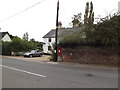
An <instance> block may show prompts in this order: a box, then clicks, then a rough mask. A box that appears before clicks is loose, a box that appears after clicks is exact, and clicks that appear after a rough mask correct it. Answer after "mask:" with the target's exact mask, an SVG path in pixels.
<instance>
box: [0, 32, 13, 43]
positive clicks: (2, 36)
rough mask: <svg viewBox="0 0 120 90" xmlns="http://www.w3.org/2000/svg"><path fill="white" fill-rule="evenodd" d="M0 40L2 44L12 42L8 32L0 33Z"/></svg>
mask: <svg viewBox="0 0 120 90" xmlns="http://www.w3.org/2000/svg"><path fill="white" fill-rule="evenodd" d="M0 39H1V40H2V41H4V42H5V41H8V42H10V41H12V40H11V38H10V35H9V33H8V32H0Z"/></svg>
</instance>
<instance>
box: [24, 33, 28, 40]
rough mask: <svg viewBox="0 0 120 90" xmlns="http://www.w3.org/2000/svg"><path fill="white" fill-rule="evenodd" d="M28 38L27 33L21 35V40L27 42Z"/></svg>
mask: <svg viewBox="0 0 120 90" xmlns="http://www.w3.org/2000/svg"><path fill="white" fill-rule="evenodd" d="M28 36H29V35H28V32H26V33H24V35H23V40H26V41H28V39H29V38H28Z"/></svg>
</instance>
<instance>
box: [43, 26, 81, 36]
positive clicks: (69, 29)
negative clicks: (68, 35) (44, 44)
mask: <svg viewBox="0 0 120 90" xmlns="http://www.w3.org/2000/svg"><path fill="white" fill-rule="evenodd" d="M79 29H81V28H61V29H58V35H60V34H62V33H63V32H65V31H76V30H79ZM55 33H56V29H52V30H51V31H50V32H48V33H47V34H46V35H45V36H43V38H55Z"/></svg>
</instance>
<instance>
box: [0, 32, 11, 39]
mask: <svg viewBox="0 0 120 90" xmlns="http://www.w3.org/2000/svg"><path fill="white" fill-rule="evenodd" d="M6 34H8V35H9V33H8V32H0V38H3V37H4V36H5V35H6Z"/></svg>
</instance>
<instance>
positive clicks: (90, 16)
mask: <svg viewBox="0 0 120 90" xmlns="http://www.w3.org/2000/svg"><path fill="white" fill-rule="evenodd" d="M93 22H94V12H93V3H92V2H90V5H89V2H87V3H86V8H85V15H84V25H85V27H89V28H90V27H92V26H93Z"/></svg>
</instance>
